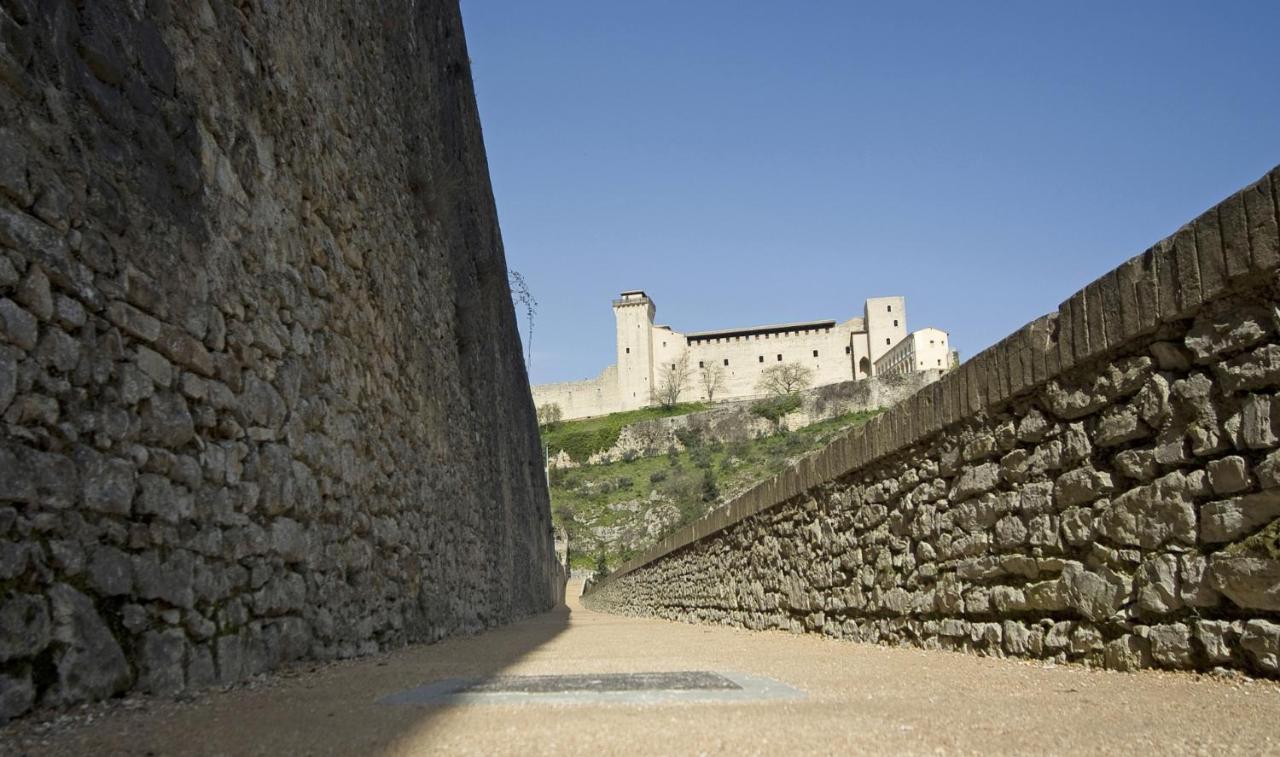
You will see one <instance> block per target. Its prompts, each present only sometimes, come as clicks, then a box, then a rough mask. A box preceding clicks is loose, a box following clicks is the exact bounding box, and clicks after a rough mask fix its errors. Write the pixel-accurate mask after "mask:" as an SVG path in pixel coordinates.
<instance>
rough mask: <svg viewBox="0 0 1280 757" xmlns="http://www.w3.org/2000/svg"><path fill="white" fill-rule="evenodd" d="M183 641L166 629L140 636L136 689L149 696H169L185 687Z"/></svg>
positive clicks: (174, 629) (178, 631) (184, 643)
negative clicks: (150, 694) (145, 692)
mask: <svg viewBox="0 0 1280 757" xmlns="http://www.w3.org/2000/svg"><path fill="white" fill-rule="evenodd" d="M186 653H187V638H186V636H185V635H184V634H183V633H182V631H181V630H179V629H177V628H170V629H166V630H164V631H151V632H149V633H146V634H144V635H143V636H142V644H141V645H140V647H139V649H138V686H139V687H140V688H141V689H142V690H143V691H147V692H149V693H152V694H162V695H172V694H176V693H178V692H180V691H182V690H183V689H184V688H185V687H186V670H185V668H186Z"/></svg>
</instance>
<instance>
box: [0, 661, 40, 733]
mask: <svg viewBox="0 0 1280 757" xmlns="http://www.w3.org/2000/svg"><path fill="white" fill-rule="evenodd" d="M35 699H36V688H35V684H34V683H32V681H31V676H30V675H29V674H22V675H5V674H3V673H0V726H2V725H4V724H5V723H6V722H8V721H9V720H10V719H12V718H16V717H18V716H19V715H21V714H22V713H24V712H26V711H27V710H29V709H31V705H32V704H34V703H35Z"/></svg>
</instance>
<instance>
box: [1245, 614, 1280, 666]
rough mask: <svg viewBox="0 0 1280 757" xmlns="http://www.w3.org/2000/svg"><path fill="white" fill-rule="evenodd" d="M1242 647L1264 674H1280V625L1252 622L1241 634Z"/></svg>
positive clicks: (1249, 622)
mask: <svg viewBox="0 0 1280 757" xmlns="http://www.w3.org/2000/svg"><path fill="white" fill-rule="evenodd" d="M1240 646H1241V647H1242V648H1244V650H1245V651H1246V652H1248V653H1249V658H1250V659H1251V660H1252V661H1253V664H1254V665H1257V666H1258V668H1259V669H1260V670H1261V671H1262V672H1264V673H1270V674H1272V675H1275V674H1277V673H1280V623H1272V622H1269V621H1266V620H1250V621H1248V622H1246V623H1245V624H1244V632H1243V633H1241V634H1240Z"/></svg>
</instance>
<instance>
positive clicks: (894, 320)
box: [662, 318, 898, 347]
mask: <svg viewBox="0 0 1280 757" xmlns="http://www.w3.org/2000/svg"><path fill="white" fill-rule="evenodd" d="M893 325H894V326H897V325H898V319H897V318H894V319H893ZM662 346H663V347H666V346H667V344H666V342H663V343H662Z"/></svg>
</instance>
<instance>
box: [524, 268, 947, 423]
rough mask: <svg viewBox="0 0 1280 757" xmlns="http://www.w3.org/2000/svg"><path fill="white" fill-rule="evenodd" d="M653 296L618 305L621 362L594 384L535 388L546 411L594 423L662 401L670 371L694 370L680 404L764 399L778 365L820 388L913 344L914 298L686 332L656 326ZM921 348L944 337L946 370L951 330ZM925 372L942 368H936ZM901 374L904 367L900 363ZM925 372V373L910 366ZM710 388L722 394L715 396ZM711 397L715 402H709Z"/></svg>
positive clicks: (631, 296) (629, 295)
mask: <svg viewBox="0 0 1280 757" xmlns="http://www.w3.org/2000/svg"><path fill="white" fill-rule="evenodd" d="M656 312H657V309H656V307H655V305H654V302H653V299H652V298H650V297H649V296H648V295H647V294H645V293H644V292H642V291H640V290H632V291H628V292H623V293H622V294H621V295H619V297H618V299H616V300H614V301H613V314H614V319H615V321H616V326H617V361H616V362H615V363H614V364H613V365H610V366H609V367H608V368H605V369H604V371H603V372H602V373H601V374H600V375H599V376H597V377H595V378H593V379H586V380H583V381H565V382H560V383H555V384H540V385H538V386H535V387H533V398H534V402H535V403H536V404H537V405H538V406H542V405H546V404H552V403H554V404H557V405H559V406H560V409H561V411H562V413H563V417H564V418H565V419H566V420H567V419H571V418H586V417H590V416H595V415H605V414H608V413H614V412H618V411H620V410H634V409H637V408H641V407H647V406H649V405H653V404H654V392H655V391H657V389H658V387H659V385H660V384H661V382H662V380H663V377H664V375H665V374H666V372H668V371H673V370H677V369H679V367H680V366H682V365H684V366H687V374H688V379H687V381H686V382H685V383H684V385H683V386H682V390H681V392H680V397H679V400H680V401H681V402H693V401H697V400H706V399H709V398H710V399H715V400H727V399H744V398H751V397H756V396H759V395H760V390H759V389H758V384H759V381H760V377H761V374H762V373H763V372H764V370H765V369H766V368H768V367H769V366H772V365H778V364H783V363H796V364H799V365H802V366H804V367H806V368H809V369H811V370H812V371H813V385H814V386H822V385H825V384H835V383H839V382H842V381H852V380H855V379H862V378H868V377H870V376H873V375H875V374H876V372H877V370H878V369H877V366H878V365H879V362H880V361H881V359H882V358H883V357H884V356H885V355H887V354H889V353H890V352H892V351H893V349H894V346H895V345H898V344H900V343H902V342H903V341H904V340H906V338H907V336H908V334H907V312H906V300H905V299H904V298H902V297H873V298H871V299H869V300H867V301H866V303H865V305H864V308H863V314H862V315H861V316H857V317H853V318H850V319H848V320H846V321H841V322H836V321H831V320H827V321H804V322H800V323H780V324H774V325H770V326H752V327H746V328H734V329H720V330H716V331H691V332H680V331H676V330H674V329H672V328H671V327H670V326H663V325H658V324H655V323H654V316H655V314H656ZM929 331H930V332H931V333H930V335H926V336H924V337H922V342H921V344H924V343H927V342H928V341H929V340H930V339H935V340H936V339H937V336H935V335H934V334H940V335H941V336H942V339H943V341H944V345H943V346H942V347H941V350H942V355H943V358H944V359H943V360H942V363H941V365H942V366H945V365H946V362H947V361H946V360H945V354H946V349H947V348H946V346H945V338H946V333H945V332H942V331H938V330H937V329H931V330H929ZM911 349H912V354H913V355H916V354H918V355H922V356H924V358H923V359H928V360H931V361H932V360H936V359H937V358H935V357H933V354H934V353H933V348H932V346H929V349H928V350H925V349H923V348H919V347H916V346H913V347H912V348H911ZM925 367H939V366H934V365H933V364H932V363H930V365H929V366H925ZM893 368H894V371H895V372H900V371H899V368H900V366H899V365H898V364H897V363H894V366H893ZM902 370H903V371H905V370H921V368H909V369H906V368H903V369H902ZM708 389H714V391H713V392H709V391H708ZM708 394H711V395H712V396H711V397H708Z"/></svg>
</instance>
